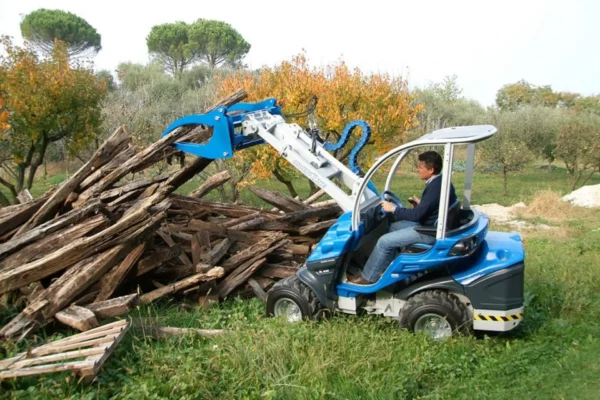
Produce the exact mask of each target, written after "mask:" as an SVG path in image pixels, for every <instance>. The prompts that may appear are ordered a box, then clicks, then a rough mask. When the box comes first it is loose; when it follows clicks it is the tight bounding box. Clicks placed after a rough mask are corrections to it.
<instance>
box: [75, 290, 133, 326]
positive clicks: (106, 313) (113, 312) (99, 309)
mask: <svg viewBox="0 0 600 400" xmlns="http://www.w3.org/2000/svg"><path fill="white" fill-rule="evenodd" d="M138 303H139V296H138V295H137V294H136V293H134V294H129V295H127V296H121V297H115V298H114V299H110V300H104V301H99V302H95V303H92V304H88V305H86V306H85V308H87V309H88V310H90V311H91V312H93V313H94V315H95V316H96V318H97V319H100V320H102V319H106V318H112V317H116V316H118V315H123V314H127V313H128V312H129V311H131V310H132V309H133V308H134V307H135V306H136V305H138Z"/></svg>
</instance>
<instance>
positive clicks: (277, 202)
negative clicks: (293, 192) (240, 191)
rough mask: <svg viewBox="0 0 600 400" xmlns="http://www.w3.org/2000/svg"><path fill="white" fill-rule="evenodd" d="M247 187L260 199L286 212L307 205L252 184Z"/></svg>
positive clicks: (301, 208)
mask: <svg viewBox="0 0 600 400" xmlns="http://www.w3.org/2000/svg"><path fill="white" fill-rule="evenodd" d="M247 188H248V189H249V190H250V191H251V192H252V193H254V194H255V195H256V196H258V197H259V198H261V199H262V200H264V201H266V202H267V203H269V204H271V205H273V206H275V207H277V208H279V209H280V210H283V211H286V212H292V211H298V210H303V209H305V208H307V207H308V206H307V205H306V204H304V203H302V202H300V201H298V200H294V199H292V198H291V197H289V196H285V195H283V194H281V193H277V192H272V191H270V190H266V189H263V188H259V187H256V186H252V185H248V186H247Z"/></svg>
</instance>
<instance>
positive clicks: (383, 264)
mask: <svg viewBox="0 0 600 400" xmlns="http://www.w3.org/2000/svg"><path fill="white" fill-rule="evenodd" d="M415 226H421V225H420V224H419V223H417V222H411V221H398V222H394V223H393V224H392V225H390V231H389V233H386V234H385V235H383V236H381V237H380V238H379V240H378V241H377V244H376V245H375V248H374V249H373V252H372V253H371V255H370V256H369V259H368V260H367V263H366V264H365V267H364V268H363V271H362V274H361V275H362V277H363V278H365V279H366V280H368V281H369V282H375V281H377V280H378V279H379V275H380V274H381V272H383V271H384V270H385V269H386V268H387V267H388V266H389V265H390V263H391V262H392V261H394V258H396V257H395V256H396V251H397V250H398V249H399V248H400V247H404V246H408V245H411V244H414V243H425V244H432V243H434V242H435V238H434V237H431V236H427V235H423V234H422V233H419V232H417V231H415V230H414V227H415Z"/></svg>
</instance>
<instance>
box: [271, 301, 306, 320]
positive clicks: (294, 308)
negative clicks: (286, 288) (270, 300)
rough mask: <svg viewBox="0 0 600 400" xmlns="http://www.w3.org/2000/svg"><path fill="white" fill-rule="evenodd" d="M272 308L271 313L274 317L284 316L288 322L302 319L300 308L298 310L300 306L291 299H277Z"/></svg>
mask: <svg viewBox="0 0 600 400" xmlns="http://www.w3.org/2000/svg"><path fill="white" fill-rule="evenodd" d="M273 308H274V310H273V314H275V316H276V317H280V316H285V318H286V319H287V321H288V322H298V321H300V320H302V310H300V306H299V305H298V304H297V303H296V302H295V301H294V300H292V299H286V298H282V299H279V300H277V301H276V302H275V306H274V307H273Z"/></svg>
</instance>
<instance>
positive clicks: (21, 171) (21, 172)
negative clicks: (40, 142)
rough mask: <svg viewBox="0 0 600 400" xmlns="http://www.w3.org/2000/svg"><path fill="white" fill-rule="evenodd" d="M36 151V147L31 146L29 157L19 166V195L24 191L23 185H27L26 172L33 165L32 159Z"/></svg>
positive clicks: (17, 190)
mask: <svg viewBox="0 0 600 400" xmlns="http://www.w3.org/2000/svg"><path fill="white" fill-rule="evenodd" d="M34 151H35V145H33V144H32V145H31V147H30V148H29V152H28V153H27V157H26V158H25V160H24V161H23V162H22V163H20V164H19V165H18V166H17V182H16V188H15V190H16V192H17V193H19V192H20V191H21V189H23V183H25V170H26V169H27V167H28V166H29V165H30V164H31V159H32V158H33V153H34Z"/></svg>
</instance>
